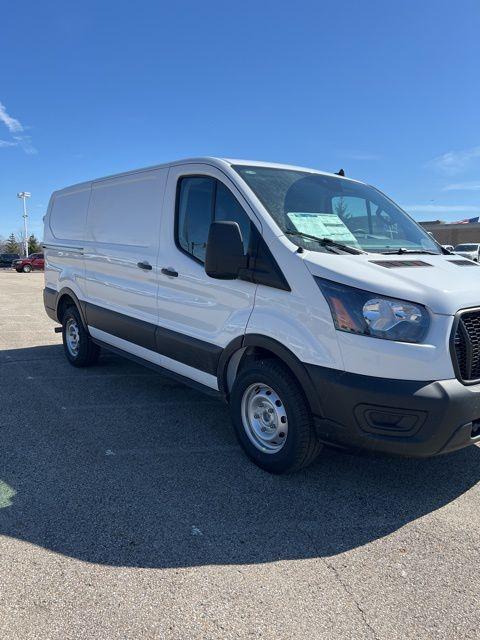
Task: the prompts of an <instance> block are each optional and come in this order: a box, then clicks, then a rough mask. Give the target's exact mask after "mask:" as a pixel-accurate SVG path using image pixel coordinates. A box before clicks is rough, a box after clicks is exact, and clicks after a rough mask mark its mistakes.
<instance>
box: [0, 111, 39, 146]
mask: <svg viewBox="0 0 480 640" xmlns="http://www.w3.org/2000/svg"><path fill="white" fill-rule="evenodd" d="M0 122H3V124H4V125H5V126H6V127H7V129H8V130H9V132H10V133H11V134H12V137H13V141H11V142H8V141H6V140H1V141H0V147H16V146H20V147H22V149H23V150H24V151H25V153H28V154H35V153H38V151H37V150H36V149H35V147H34V146H33V144H32V138H31V136H29V135H25V134H24V131H25V127H24V126H23V124H22V123H21V122H20V120H17V119H16V118H13V117H12V116H11V115H9V113H8V112H7V109H6V107H5V105H4V104H2V103H1V102H0Z"/></svg>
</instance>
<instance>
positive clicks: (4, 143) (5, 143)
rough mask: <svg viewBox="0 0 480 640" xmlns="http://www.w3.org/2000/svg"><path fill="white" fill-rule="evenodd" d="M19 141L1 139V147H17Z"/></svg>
mask: <svg viewBox="0 0 480 640" xmlns="http://www.w3.org/2000/svg"><path fill="white" fill-rule="evenodd" d="M17 144H18V142H11V141H10V140H0V149H1V148H2V147H16V146H17Z"/></svg>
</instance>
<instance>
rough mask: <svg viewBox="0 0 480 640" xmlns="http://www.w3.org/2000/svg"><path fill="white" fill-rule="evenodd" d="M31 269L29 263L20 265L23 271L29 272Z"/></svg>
mask: <svg viewBox="0 0 480 640" xmlns="http://www.w3.org/2000/svg"><path fill="white" fill-rule="evenodd" d="M31 270H32V267H31V266H30V265H29V264H25V265H23V267H22V271H23V273H30V271H31Z"/></svg>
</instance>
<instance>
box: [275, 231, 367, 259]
mask: <svg viewBox="0 0 480 640" xmlns="http://www.w3.org/2000/svg"><path fill="white" fill-rule="evenodd" d="M284 233H285V235H288V236H299V237H300V238H307V239H308V240H315V241H316V242H318V244H319V245H320V246H322V247H334V248H335V249H341V250H342V251H345V253H353V254H355V255H358V254H360V253H366V251H362V250H361V249H356V248H355V247H350V246H349V245H348V244H342V243H341V242H337V241H336V240H332V239H331V238H318V237H317V236H311V235H310V234H309V233H303V231H290V230H287V231H284Z"/></svg>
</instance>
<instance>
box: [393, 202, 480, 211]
mask: <svg viewBox="0 0 480 640" xmlns="http://www.w3.org/2000/svg"><path fill="white" fill-rule="evenodd" d="M402 209H405V211H408V212H410V213H480V207H477V206H475V205H465V204H448V205H447V204H403V205H402Z"/></svg>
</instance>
